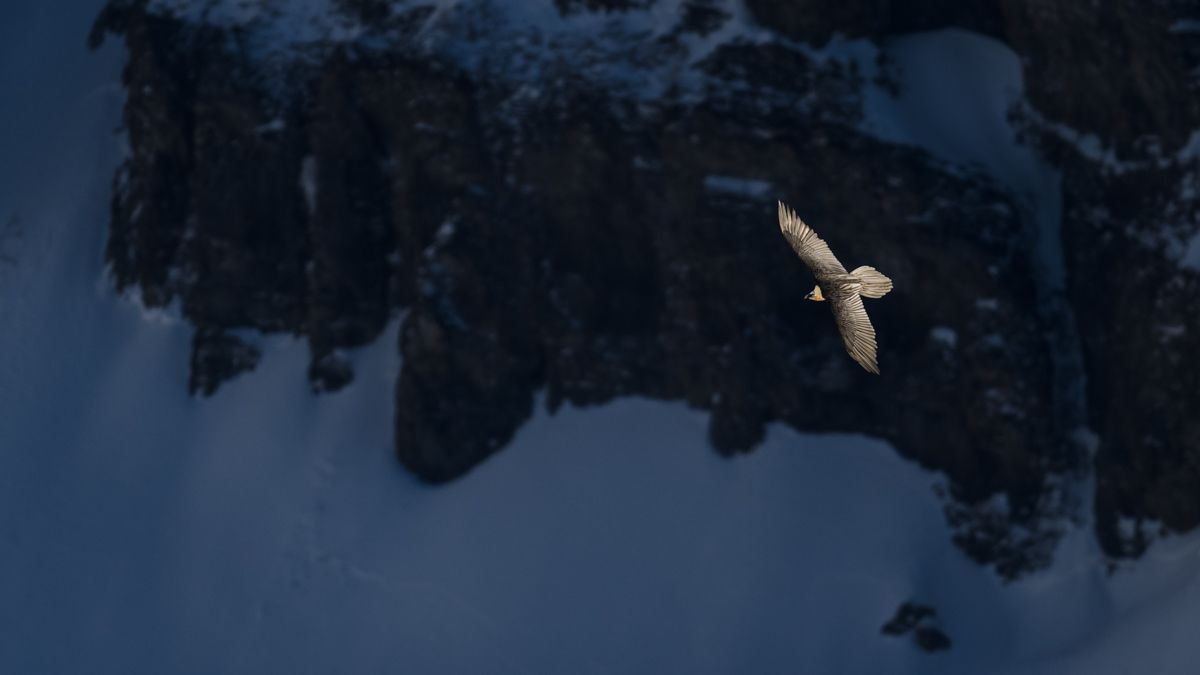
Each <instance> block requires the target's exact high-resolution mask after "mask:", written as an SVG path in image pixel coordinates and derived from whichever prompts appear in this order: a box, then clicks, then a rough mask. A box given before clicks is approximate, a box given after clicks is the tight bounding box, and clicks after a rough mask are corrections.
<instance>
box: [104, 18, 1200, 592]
mask: <svg viewBox="0 0 1200 675" xmlns="http://www.w3.org/2000/svg"><path fill="white" fill-rule="evenodd" d="M326 5H327V6H326ZM528 5H529V6H530V7H528V8H521V6H520V5H519V4H505V3H493V2H487V1H486V0H481V1H477V2H469V1H466V0H464V1H462V2H436V3H422V2H416V1H414V2H385V1H382V0H331V1H330V2H329V3H306V5H305V7H306V8H307V9H305V10H297V9H294V8H293V9H289V8H288V6H287V5H286V3H280V2H263V3H258V4H257V5H255V6H254V8H253V9H247V8H246V7H245V6H242V5H238V4H237V3H234V2H226V1H224V0H209V1H208V2H201V1H197V2H188V1H186V0H175V1H168V0H161V1H150V2H147V1H145V0H133V1H128V0H111V2H110V4H109V6H108V7H107V9H106V10H105V11H104V13H103V14H102V15H101V16H100V17H99V19H98V20H97V23H96V27H95V30H94V32H93V35H92V40H93V42H98V41H100V40H102V39H103V38H104V36H105V34H107V33H113V34H117V35H119V36H120V37H121V38H122V39H123V40H124V42H125V44H126V47H127V49H128V53H129V59H128V65H127V66H126V69H125V74H124V81H125V85H126V89H127V91H128V99H127V103H126V108H125V115H124V131H125V133H126V134H127V135H128V139H129V146H130V154H129V157H128V159H127V160H126V161H125V163H124V165H123V166H122V168H121V170H120V173H119V175H118V176H117V178H116V181H115V190H114V199H113V206H112V224H111V231H110V237H109V241H108V248H107V257H108V261H109V264H110V268H111V272H112V278H113V282H114V283H115V285H116V286H117V287H118V288H119V289H122V290H124V291H126V292H131V293H136V294H137V295H138V297H140V299H141V301H142V302H143V303H145V304H146V305H148V306H151V307H166V306H176V307H178V308H179V310H180V311H181V313H182V314H183V315H184V316H185V317H186V319H187V320H188V321H190V322H191V323H192V324H194V326H195V338H194V351H193V357H192V363H191V382H190V387H191V389H192V391H194V392H197V393H199V394H203V395H211V394H213V393H214V392H216V391H217V389H218V387H219V386H220V383H221V382H222V381H224V380H226V379H228V378H230V377H233V376H236V375H238V374H239V373H242V372H244V371H248V370H252V369H253V368H254V366H255V364H256V363H257V360H258V352H257V350H256V348H255V347H254V345H253V344H252V340H250V339H248V338H247V337H246V335H247V332H246V330H245V329H253V330H257V331H285V332H290V333H294V334H297V335H302V336H304V337H305V338H306V339H307V340H308V342H309V344H310V345H311V354H312V359H311V364H310V367H309V377H310V380H311V382H312V386H313V387H314V389H315V390H317V391H331V390H336V389H338V388H339V387H341V386H344V385H345V384H346V383H347V382H349V381H350V380H351V379H352V378H353V376H354V374H353V372H352V371H351V368H350V366H349V363H348V361H347V360H346V359H345V358H344V356H343V350H345V349H347V348H352V347H355V346H358V345H362V344H365V343H367V342H369V341H371V340H373V339H374V338H375V337H377V336H378V335H379V334H380V333H381V331H382V329H383V327H384V326H385V325H386V324H387V323H388V322H389V321H391V320H400V321H402V322H403V325H402V330H401V339H400V344H399V345H397V348H398V349H399V350H400V352H401V354H402V356H403V364H404V365H403V369H402V372H401V375H400V378H399V381H398V382H397V383H396V389H395V408H396V415H395V448H396V453H397V456H398V457H399V459H400V461H401V462H403V463H404V465H405V466H407V467H408V468H410V469H411V470H412V471H413V472H414V473H416V474H417V475H419V476H421V477H422V478H424V479H426V480H429V481H434V482H441V481H447V480H451V479H454V478H456V477H458V476H461V475H462V474H463V473H465V472H466V471H469V470H470V469H471V468H472V467H473V466H476V465H477V464H478V463H479V462H481V461H483V460H484V459H485V458H486V457H488V456H489V455H490V454H492V453H494V452H497V451H500V450H501V449H502V448H503V447H504V445H505V443H506V442H507V441H508V440H509V439H510V438H511V437H512V434H513V433H514V432H515V431H516V429H518V428H519V427H520V425H521V424H522V422H523V421H524V420H526V419H527V418H528V417H529V415H530V414H531V411H532V409H533V406H535V405H539V404H544V405H546V406H548V407H549V408H550V409H555V408H557V407H558V406H560V405H562V404H563V403H564V402H567V403H570V404H572V405H577V406H583V405H594V404H599V403H603V402H605V401H608V400H611V399H613V398H614V397H618V396H649V397H655V398H666V399H677V400H685V401H687V402H688V403H689V404H690V405H692V406H694V407H697V408H702V409H706V410H708V411H710V413H711V416H710V420H711V421H710V437H711V440H712V443H713V446H714V447H715V448H716V449H717V450H718V451H720V452H723V453H738V452H747V451H751V450H753V448H754V447H755V445H756V443H758V442H759V441H760V440H761V438H762V435H763V433H764V427H765V425H766V424H767V423H768V422H771V421H782V422H785V423H787V424H790V425H792V426H794V427H796V428H799V429H803V430H809V431H855V432H861V433H866V434H871V435H874V436H879V437H882V438H885V439H887V440H888V441H889V442H891V443H892V444H893V445H894V446H895V447H896V448H897V450H898V451H899V452H901V453H903V454H904V455H905V456H908V457H910V458H912V459H914V460H916V461H918V462H920V463H921V464H923V465H924V466H927V467H929V468H932V469H937V470H939V471H941V472H943V473H944V474H945V476H946V478H947V483H946V491H945V503H946V513H947V518H948V522H949V523H950V524H951V526H952V528H953V531H954V535H953V536H954V537H955V539H956V541H957V542H958V543H959V544H960V545H961V546H962V548H963V549H964V550H965V551H966V552H967V553H968V554H970V555H971V556H972V557H974V558H976V559H977V560H979V561H981V562H985V563H989V564H994V565H995V566H996V568H997V570H998V571H999V572H1000V573H1001V574H1003V575H1005V576H1012V575H1015V574H1018V573H1020V572H1021V571H1023V570H1026V569H1030V568H1032V567H1036V566H1038V565H1040V564H1044V563H1045V562H1046V561H1047V560H1048V559H1049V556H1050V555H1051V554H1052V551H1053V545H1054V543H1055V542H1056V541H1057V538H1058V536H1059V534H1060V533H1061V530H1062V528H1063V526H1064V523H1065V522H1066V521H1067V520H1070V519H1078V518H1080V517H1086V516H1087V514H1086V513H1084V512H1083V511H1081V509H1084V508H1086V501H1080V495H1079V494H1078V493H1079V490H1078V489H1077V488H1078V486H1080V485H1084V484H1086V483H1087V480H1086V479H1087V478H1088V477H1089V476H1093V475H1094V477H1095V485H1096V490H1097V493H1096V498H1095V500H1094V502H1095V516H1096V517H1095V518H1094V522H1095V524H1096V527H1097V531H1098V534H1099V537H1100V540H1101V542H1102V543H1103V544H1104V546H1105V549H1106V550H1107V551H1108V552H1109V553H1110V554H1112V555H1130V554H1137V553H1139V552H1140V551H1141V550H1142V548H1144V546H1145V545H1146V543H1147V542H1148V541H1149V538H1150V537H1152V536H1155V535H1156V534H1157V532H1158V531H1159V529H1160V527H1165V528H1167V529H1168V530H1172V531H1182V530H1187V529H1190V528H1192V527H1195V526H1196V525H1197V523H1200V490H1197V489H1196V488H1197V487H1200V468H1198V467H1200V419H1198V418H1197V417H1196V416H1195V414H1194V411H1195V410H1196V409H1197V407H1198V404H1200V380H1198V366H1197V365H1196V362H1195V360H1194V359H1193V358H1191V355H1192V354H1194V353H1196V351H1197V349H1200V325H1198V322H1197V319H1196V314H1195V312H1194V309H1193V307H1194V306H1195V303H1196V301H1197V300H1200V285H1198V284H1200V234H1198V231H1200V224H1198V222H1197V199H1198V198H1200V196H1198V193H1197V173H1196V171H1197V164H1198V161H1200V140H1198V139H1200V136H1194V135H1193V133H1192V132H1193V130H1194V129H1196V128H1198V127H1200V124H1198V119H1197V118H1198V117H1200V102H1198V101H1200V99H1198V98H1197V96H1196V90H1195V79H1194V78H1193V75H1192V73H1193V72H1194V70H1195V68H1196V67H1197V65H1198V64H1200V52H1198V51H1197V50H1198V48H1200V33H1197V32H1196V29H1197V27H1198V26H1200V24H1197V23H1196V22H1195V21H1192V20H1191V19H1190V17H1189V16H1188V12H1192V13H1193V14H1194V8H1192V7H1190V6H1189V5H1188V4H1186V3H1171V2H1159V3H1154V4H1153V5H1152V6H1148V5H1145V4H1144V3H1140V2H1126V3H1120V4H1119V6H1114V8H1112V10H1111V11H1106V12H1103V13H1098V12H1093V11H1085V10H1083V9H1080V8H1077V7H1076V5H1077V3H1071V2H1049V3H1047V2H1035V1H1034V0H1026V1H1024V2H1022V1H1011V2H1005V1H996V2H984V3H973V4H971V5H970V7H969V8H968V7H967V6H965V5H963V4H961V3H955V2H940V1H938V0H928V1H926V2H922V3H916V4H911V3H891V2H874V3H868V5H862V6H854V5H848V4H846V3H837V2H827V1H825V0H811V1H805V2H796V3H774V2H766V1H765V0H746V2H745V3H744V4H743V3H741V2H734V1H722V0H556V2H554V3H549V2H543V3H528ZM313 6H316V7H319V8H320V10H319V11H317V10H313V9H312V7H313ZM514 8H519V9H514ZM305 12H309V14H306V13H305ZM313 12H315V13H313ZM950 27H957V28H962V29H966V30H971V31H974V32H976V33H980V34H982V35H986V36H989V37H990V38H994V39H997V40H1000V41H1002V42H1003V43H1005V44H1006V45H1008V47H1010V48H1011V49H1012V50H1014V51H1015V52H1016V53H1017V54H1018V56H1019V57H1020V63H1021V69H1022V74H1023V77H1024V82H1025V92H1024V97H1023V98H1021V99H1020V101H1018V102H1017V103H1016V104H1014V105H1013V106H1012V109H1011V111H1010V112H1011V117H1012V120H1013V124H1014V125H1016V126H1017V127H1018V128H1019V129H1021V130H1022V138H1023V139H1024V142H1025V143H1026V144H1028V145H1029V146H1030V147H1033V148H1036V150H1037V152H1038V153H1039V156H1041V157H1042V158H1043V159H1044V161H1046V162H1048V163H1049V164H1050V165H1052V166H1053V167H1054V168H1055V169H1056V170H1057V174H1056V175H1059V176H1061V212H1060V213H1056V214H1055V216H1056V221H1055V222H1059V221H1058V220H1057V218H1059V217H1060V218H1061V232H1058V231H1055V232H1051V233H1049V234H1050V235H1052V237H1053V238H1054V240H1055V242H1057V240H1058V239H1059V238H1061V250H1062V253H1061V254H1060V257H1061V260H1056V261H1050V264H1058V265H1060V266H1061V267H1062V271H1061V275H1062V279H1061V280H1060V281H1057V282H1056V281H1054V280H1053V279H1051V280H1049V281H1048V280H1047V279H1046V275H1047V274H1051V273H1050V272H1047V265H1048V262H1047V260H1046V259H1045V257H1046V253H1045V246H1044V243H1045V240H1046V237H1047V232H1045V231H1044V223H1040V222H1039V220H1038V218H1037V217H1035V216H1034V215H1033V214H1031V212H1030V209H1029V208H1028V205H1027V204H1025V203H1023V202H1022V199H1021V196H1020V195H1018V194H1015V193H1014V191H1013V190H1012V189H1011V186H1009V185H1005V184H1004V183H1003V182H1002V181H1000V180H998V178H997V177H996V176H995V175H993V174H991V173H989V172H988V171H986V170H984V169H983V168H980V167H978V166H967V165H961V164H954V163H948V162H946V161H944V160H943V159H941V158H938V157H936V156H935V155H934V154H931V153H930V152H928V151H927V150H925V149H923V148H921V147H918V146H913V145H908V144H900V143H896V142H891V141H889V140H888V139H886V138H883V137H881V136H880V135H879V134H877V133H873V132H872V131H871V130H870V128H869V126H868V125H866V124H864V119H865V118H866V117H867V115H868V111H867V110H866V107H867V105H868V102H867V96H868V91H869V90H871V89H872V88H874V90H884V91H889V92H891V93H892V94H896V93H898V92H897V88H898V87H899V80H898V79H897V78H896V77H894V76H893V75H894V74H893V72H892V70H893V69H892V68H891V67H890V66H889V59H888V51H887V45H888V42H889V40H890V39H891V38H892V37H894V36H897V35H901V34H906V33H910V32H913V31H924V30H935V29H943V28H950ZM847 55H850V56H847ZM864 55H866V58H865V60H864ZM1056 194H1058V193H1056ZM776 199H783V200H784V201H786V202H788V203H790V204H792V205H793V206H795V207H796V209H797V210H798V211H799V213H800V215H801V216H802V217H804V218H805V219H806V220H807V221H809V222H810V223H812V224H814V225H815V226H816V227H817V229H818V231H819V232H820V233H821V234H822V235H823V236H824V237H825V238H826V239H827V240H828V241H829V242H830V244H831V245H832V246H833V248H834V250H835V251H836V252H837V253H838V254H839V256H840V257H841V259H842V260H843V261H844V262H846V263H847V265H849V266H856V265H859V264H871V265H874V266H876V267H878V268H879V269H881V270H883V271H885V272H886V273H887V274H888V275H889V276H891V277H892V278H893V279H895V280H896V290H895V291H894V292H893V293H892V294H890V295H889V296H888V297H887V298H886V299H885V300H884V301H880V302H872V303H871V304H870V306H869V310H870V312H871V316H872V319H873V321H874V323H875V326H876V329H877V331H878V333H879V335H880V336H881V338H880V357H879V361H880V364H881V368H882V370H883V374H882V375H881V376H880V377H874V376H870V375H868V374H866V373H864V372H863V371H861V370H860V369H858V367H857V366H856V365H855V364H854V363H853V362H852V361H850V360H849V359H848V358H847V357H846V356H845V354H844V353H843V351H842V347H841V343H840V340H839V338H838V336H837V333H836V329H835V328H834V325H833V322H832V321H831V320H830V318H829V315H828V311H827V309H826V308H824V307H823V306H820V305H808V304H806V303H804V302H803V301H802V298H803V296H804V294H805V293H806V292H807V291H808V290H809V289H810V288H811V284H812V280H811V277H810V276H809V275H808V273H807V271H806V270H805V269H804V267H803V266H802V265H801V264H799V263H798V261H797V260H796V259H795V258H794V256H793V254H792V253H791V251H790V250H789V249H788V247H787V246H786V244H785V243H784V241H783V240H782V238H781V237H780V235H779V232H778V228H777V226H776V224H775V200H776ZM1052 243H1053V242H1052ZM1056 250H1057V249H1056ZM631 470H636V467H631Z"/></svg>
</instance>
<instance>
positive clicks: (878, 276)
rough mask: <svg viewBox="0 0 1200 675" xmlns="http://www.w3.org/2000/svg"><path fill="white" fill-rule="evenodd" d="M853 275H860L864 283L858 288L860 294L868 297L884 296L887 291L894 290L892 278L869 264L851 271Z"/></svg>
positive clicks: (860, 279)
mask: <svg viewBox="0 0 1200 675" xmlns="http://www.w3.org/2000/svg"><path fill="white" fill-rule="evenodd" d="M850 274H851V276H854V277H858V280H859V282H861V283H862V288H860V289H858V294H859V295H862V296H865V297H868V298H882V297H883V296H885V295H887V292H888V291H890V290H892V280H891V279H889V278H887V277H885V276H883V274H882V273H881V272H880V271H879V270H877V269H875V268H874V267H870V266H868V265H863V266H862V267H859V268H857V269H855V270H854V271H853V272H851V273H850Z"/></svg>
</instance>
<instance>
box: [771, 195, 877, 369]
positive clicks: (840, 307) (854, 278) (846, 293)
mask: <svg viewBox="0 0 1200 675" xmlns="http://www.w3.org/2000/svg"><path fill="white" fill-rule="evenodd" d="M779 229H780V230H783V237H784V238H785V239H787V241H788V243H789V244H791V246H792V250H793V251H795V252H796V255H798V256H800V259H801V260H803V261H804V264H805V265H808V269H809V270H811V271H812V273H813V276H814V277H816V278H817V285H816V286H815V287H814V288H813V289H812V291H810V292H809V294H808V295H806V296H804V299H805V300H812V301H814V302H823V301H826V300H828V301H829V308H830V309H832V310H833V319H834V321H836V322H837V327H838V331H839V332H840V333H841V334H842V342H843V343H844V344H845V345H846V351H847V352H849V353H850V358H852V359H854V360H855V361H858V364H859V365H860V366H862V367H863V368H865V369H867V372H870V373H875V374H876V375H878V374H879V363H878V362H877V361H876V360H875V328H874V327H873V326H872V325H871V319H869V318H868V317H867V310H866V308H864V307H863V301H862V296H866V297H868V298H882V297H883V296H884V295H886V294H887V292H888V291H890V290H892V280H891V279H889V278H887V277H885V276H884V275H883V274H881V273H880V272H879V271H878V270H876V269H875V268H874V267H868V266H866V265H863V266H862V267H858V268H856V269H854V270H853V271H851V272H847V271H846V268H845V267H842V263H840V262H838V259H837V257H836V256H834V255H833V251H830V250H829V244H826V243H825V240H823V239H821V238H820V237H818V236H817V233H816V232H813V229H812V228H811V227H809V226H808V225H805V224H804V221H802V220H800V219H799V218H797V217H796V213H795V212H794V211H792V210H791V209H789V208H788V207H786V206H784V205H783V202H779Z"/></svg>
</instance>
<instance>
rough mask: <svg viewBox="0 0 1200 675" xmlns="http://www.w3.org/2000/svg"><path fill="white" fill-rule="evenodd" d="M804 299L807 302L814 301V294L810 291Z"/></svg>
mask: <svg viewBox="0 0 1200 675" xmlns="http://www.w3.org/2000/svg"><path fill="white" fill-rule="evenodd" d="M804 299H805V300H812V299H813V294H812V291H809V292H808V295H806V296H804Z"/></svg>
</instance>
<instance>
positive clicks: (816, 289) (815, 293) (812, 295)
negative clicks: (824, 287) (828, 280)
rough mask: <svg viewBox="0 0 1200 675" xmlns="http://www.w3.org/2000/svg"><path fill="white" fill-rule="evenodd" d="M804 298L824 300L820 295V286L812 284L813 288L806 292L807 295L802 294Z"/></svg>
mask: <svg viewBox="0 0 1200 675" xmlns="http://www.w3.org/2000/svg"><path fill="white" fill-rule="evenodd" d="M804 299H805V300H812V301H813V302H823V301H824V300H825V296H824V295H821V287H820V286H813V289H812V290H811V291H809V292H808V295H806V296H804Z"/></svg>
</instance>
